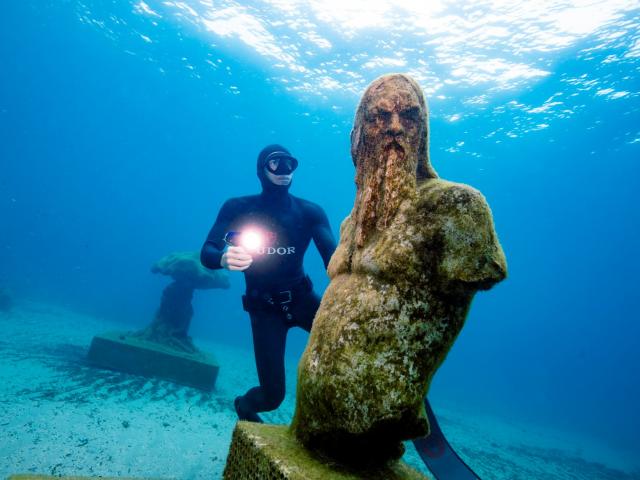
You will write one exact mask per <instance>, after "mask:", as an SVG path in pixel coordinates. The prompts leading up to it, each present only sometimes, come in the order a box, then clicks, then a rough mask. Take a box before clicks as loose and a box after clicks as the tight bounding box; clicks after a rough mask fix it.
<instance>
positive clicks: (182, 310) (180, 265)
mask: <svg viewBox="0 0 640 480" xmlns="http://www.w3.org/2000/svg"><path fill="white" fill-rule="evenodd" d="M151 272H152V273H158V274H161V275H167V276H170V277H171V278H172V279H173V282H171V283H170V284H169V285H167V287H166V288H165V289H164V291H163V292H162V299H161V301H160V307H159V308H158V310H157V312H156V315H155V318H154V320H153V322H152V323H151V324H150V325H149V326H148V327H147V328H145V329H144V330H142V331H141V332H139V333H138V335H139V336H141V337H144V338H145V339H147V340H151V341H154V342H158V343H162V344H164V345H166V346H168V347H172V348H176V349H178V350H184V351H186V352H195V351H196V347H195V346H194V345H193V342H192V341H191V337H190V336H189V334H188V332H189V326H190V324H191V318H192V317H193V307H192V305H191V301H192V299H193V293H194V291H195V290H208V289H211V288H229V277H228V276H227V275H226V273H225V272H222V271H216V270H209V269H206V268H204V267H203V266H202V265H201V264H200V257H199V254H198V252H174V253H170V254H168V255H165V256H164V257H162V258H161V259H160V260H158V261H157V262H156V263H155V264H154V265H153V267H151Z"/></svg>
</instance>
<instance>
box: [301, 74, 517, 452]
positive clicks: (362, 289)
mask: <svg viewBox="0 0 640 480" xmlns="http://www.w3.org/2000/svg"><path fill="white" fill-rule="evenodd" d="M427 119H428V115H427V107H426V103H425V100H424V97H423V94H422V91H421V89H420V87H419V86H418V85H417V83H416V82H415V81H413V80H412V79H410V78H409V77H407V76H405V75H399V74H394V75H387V76H384V77H381V78H379V79H377V80H376V81H374V82H373V83H372V84H371V85H370V86H369V88H368V89H367V91H366V92H365V94H364V96H363V98H362V100H361V102H360V105H359V107H358V111H357V113H356V119H355V124H354V128H353V132H352V136H351V139H352V156H353V161H354V165H355V166H356V186H357V193H356V200H355V203H354V207H353V209H352V211H351V213H350V215H349V216H348V217H347V218H346V219H345V220H344V222H343V223H342V225H341V228H340V243H339V245H338V248H337V250H336V252H335V254H334V255H333V257H332V258H331V262H330V264H329V268H328V273H329V277H330V278H331V282H330V284H329V286H328V288H327V290H326V292H325V294H324V296H323V298H322V303H321V305H320V308H319V310H318V313H317V315H316V317H315V320H314V324H313V329H312V331H311V336H310V338H309V342H308V344H307V348H306V350H305V352H304V354H303V356H302V359H301V361H300V364H299V367H298V390H297V398H296V402H297V403H296V412H295V417H294V421H293V424H292V429H293V431H294V432H295V434H296V436H297V438H298V439H299V440H300V441H302V443H303V444H305V445H306V446H307V447H308V448H310V449H313V450H320V451H322V452H324V453H325V454H327V455H329V456H331V457H332V458H335V459H337V460H341V461H342V460H344V461H351V462H354V463H361V464H368V463H380V462H386V461H388V460H389V459H393V458H399V457H400V456H401V455H402V452H403V446H402V443H401V442H402V441H403V440H409V439H413V438H417V437H421V436H424V435H426V434H427V433H428V432H429V426H428V422H427V419H426V415H425V412H424V407H423V398H424V397H425V395H426V394H427V392H428V389H429V384H430V382H431V379H432V377H433V375H434V373H435V372H436V370H437V369H438V367H439V366H440V365H441V363H442V362H443V360H444V359H445V357H446V355H447V353H448V351H449V349H450V348H451V346H452V345H453V342H454V341H455V339H456V337H457V336H458V334H459V333H460V330H461V329H462V327H463V325H464V321H465V317H466V316H467V313H468V311H469V308H470V305H471V301H472V299H473V296H474V294H475V293H476V292H477V291H478V290H486V289H489V288H491V287H492V286H493V285H494V284H495V283H497V282H499V281H501V280H503V279H504V278H505V277H506V271H507V266H506V260H505V256H504V253H503V251H502V248H501V246H500V243H499V241H498V237H497V235H496V232H495V229H494V224H493V217H492V213H491V210H490V208H489V206H488V204H487V202H486V200H485V198H484V196H483V195H482V194H481V193H480V192H479V191H477V190H475V189H473V188H471V187H469V186H467V185H463V184H460V183H453V182H449V181H446V180H442V179H440V178H438V176H437V174H436V172H435V170H434V169H433V167H432V166H431V164H430V160H429V155H428V128H427V126H428V123H427Z"/></svg>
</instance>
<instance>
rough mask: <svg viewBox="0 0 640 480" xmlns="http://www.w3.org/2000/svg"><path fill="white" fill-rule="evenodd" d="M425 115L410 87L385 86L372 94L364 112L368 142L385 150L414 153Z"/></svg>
mask: <svg viewBox="0 0 640 480" xmlns="http://www.w3.org/2000/svg"><path fill="white" fill-rule="evenodd" d="M422 115H423V112H422V109H421V107H420V102H419V99H418V96H417V95H416V93H415V92H414V90H413V89H412V88H411V87H410V86H409V85H408V84H406V83H405V82H403V81H401V80H400V81H398V80H391V81H388V82H383V83H381V84H380V85H379V86H378V87H377V88H375V91H373V92H371V99H370V101H369V102H367V105H366V108H365V112H364V119H365V122H364V123H365V125H364V134H365V138H366V139H367V141H368V142H375V143H377V144H378V145H380V146H382V147H383V148H384V149H385V150H387V149H389V148H391V147H395V148H400V149H402V151H403V152H404V153H407V152H408V151H409V150H415V149H417V147H418V145H419V143H420V138H419V137H420V135H421V134H422V132H421V130H422V129H421V117H422Z"/></svg>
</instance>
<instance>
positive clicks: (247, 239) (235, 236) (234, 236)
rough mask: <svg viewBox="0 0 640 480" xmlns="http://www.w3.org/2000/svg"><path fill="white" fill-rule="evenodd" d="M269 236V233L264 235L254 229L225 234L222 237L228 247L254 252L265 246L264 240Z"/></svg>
mask: <svg viewBox="0 0 640 480" xmlns="http://www.w3.org/2000/svg"><path fill="white" fill-rule="evenodd" d="M270 236H272V234H271V235H269V232H267V234H265V233H264V232H262V231H260V230H258V229H256V228H250V229H248V230H244V231H242V232H227V234H226V235H225V236H224V243H226V244H227V245H229V246H234V247H238V246H240V247H244V248H246V249H247V250H249V251H256V250H258V249H260V248H261V247H264V246H265V243H266V238H268V237H270Z"/></svg>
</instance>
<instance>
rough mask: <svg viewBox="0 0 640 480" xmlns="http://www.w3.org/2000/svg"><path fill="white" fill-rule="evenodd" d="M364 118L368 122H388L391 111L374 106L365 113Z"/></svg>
mask: <svg viewBox="0 0 640 480" xmlns="http://www.w3.org/2000/svg"><path fill="white" fill-rule="evenodd" d="M365 118H366V119H367V121H368V122H371V123H375V122H377V121H378V120H382V121H383V122H388V121H389V120H390V119H391V112H389V111H387V110H381V109H379V108H374V109H373V110H369V111H367V113H366V114H365Z"/></svg>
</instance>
